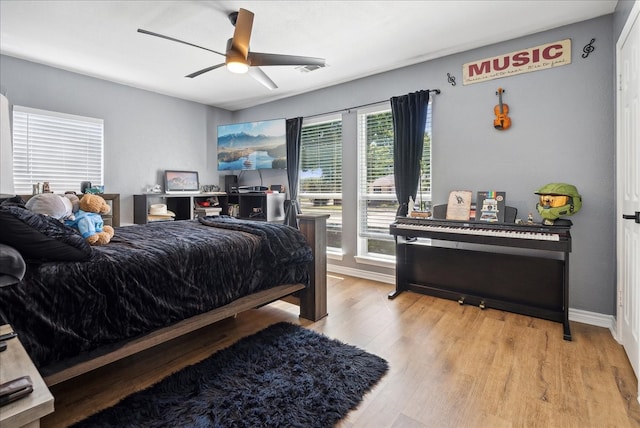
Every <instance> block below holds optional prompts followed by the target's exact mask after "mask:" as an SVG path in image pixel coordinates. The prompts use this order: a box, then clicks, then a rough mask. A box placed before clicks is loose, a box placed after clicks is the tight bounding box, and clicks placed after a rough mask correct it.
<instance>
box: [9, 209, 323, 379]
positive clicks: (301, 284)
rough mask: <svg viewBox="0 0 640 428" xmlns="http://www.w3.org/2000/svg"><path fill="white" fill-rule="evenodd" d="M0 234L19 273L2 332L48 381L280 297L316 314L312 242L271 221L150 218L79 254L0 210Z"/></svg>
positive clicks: (55, 231) (54, 226) (51, 227)
mask: <svg viewBox="0 0 640 428" xmlns="http://www.w3.org/2000/svg"><path fill="white" fill-rule="evenodd" d="M302 229H303V230H304V228H302ZM0 230H2V233H1V236H0V243H1V244H2V245H4V246H8V247H9V248H13V249H14V250H15V251H17V252H18V253H20V256H22V258H23V260H25V265H26V271H25V272H24V273H23V277H22V279H21V280H20V282H18V283H17V284H13V285H10V286H6V287H0V324H4V323H8V324H11V326H12V327H13V329H14V330H15V331H16V332H17V333H18V335H19V337H20V340H21V342H22V344H23V345H24V347H25V349H26V350H27V352H28V353H29V355H30V357H31V359H32V360H33V362H34V364H35V366H36V367H37V368H38V369H39V371H40V372H41V374H42V375H43V377H44V378H45V381H46V382H47V384H48V385H53V384H56V383H59V382H62V381H64V380H67V379H70V378H72V377H75V376H78V375H80V374H83V373H86V372H88V371H90V370H93V369H95V368H97V367H100V366H102V365H105V364H109V363H110V362H113V361H116V360H118V359H121V358H124V357H127V356H129V355H132V354H134V353H136V352H139V351H142V350H144V349H148V348H150V347H153V346H155V345H157V344H159V343H162V342H164V341H167V340H170V339H173V338H175V337H178V336H180V335H182V334H186V333H188V332H191V331H194V330H196V329H198V328H200V327H203V326H205V325H208V324H210V323H212V322H216V321H218V320H221V319H223V318H226V317H229V316H232V315H234V314H235V313H238V312H241V311H243V310H247V309H251V308H254V307H259V306H261V305H264V304H267V303H270V302H272V301H274V300H277V299H280V298H283V297H285V296H294V297H293V300H294V301H297V302H298V303H299V304H300V306H301V316H303V317H307V318H311V319H312V320H316V319H319V318H321V317H322V316H324V315H326V304H325V305H324V306H323V304H322V302H319V300H318V299H326V292H324V291H322V290H321V289H320V288H322V287H324V286H325V282H324V281H315V280H314V278H313V277H314V276H315V274H317V273H318V271H319V272H322V267H319V268H318V267H317V266H316V263H314V257H313V256H314V250H313V248H314V243H313V242H308V241H307V239H309V236H305V234H303V233H301V232H300V231H298V230H297V229H294V228H291V227H288V226H284V225H281V224H273V223H267V222H258V221H241V220H237V219H234V218H231V217H225V216H221V217H205V218H200V219H195V220H182V221H172V222H157V223H150V224H146V225H133V226H126V227H119V228H116V234H115V236H114V238H113V239H112V241H111V242H110V243H109V244H108V245H105V246H97V247H89V246H88V245H84V244H85V242H84V240H82V239H78V237H79V235H78V234H76V233H75V232H74V231H73V230H72V229H70V228H67V227H66V226H63V225H61V224H60V223H59V222H58V221H57V220H54V219H51V218H48V217H46V216H41V215H39V214H35V213H31V212H29V211H28V210H26V209H25V208H24V207H22V206H21V205H20V204H19V203H6V202H4V203H2V204H1V205H0ZM34 230H35V231H36V232H37V233H36V234H35V237H27V238H25V236H27V235H28V234H29V233H32V232H33V231H34ZM312 230H315V228H314V227H312ZM307 235H309V233H307ZM311 235H313V234H311ZM311 239H313V236H311ZM25 240H26V241H27V242H25ZM30 240H36V241H37V242H36V243H32V242H30ZM38 240H40V241H38ZM45 241H46V243H44V244H43V242H45ZM309 243H311V246H310V245H309ZM36 244H39V245H36ZM47 245H49V246H50V248H49V247H47ZM16 247H17V248H16ZM325 269H326V267H325ZM324 272H326V270H325V271H324ZM310 273H311V280H310ZM0 274H2V272H0Z"/></svg>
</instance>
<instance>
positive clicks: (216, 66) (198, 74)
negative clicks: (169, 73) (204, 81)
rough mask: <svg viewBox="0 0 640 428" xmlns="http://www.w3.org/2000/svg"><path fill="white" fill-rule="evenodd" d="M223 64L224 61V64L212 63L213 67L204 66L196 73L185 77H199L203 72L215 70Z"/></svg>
mask: <svg viewBox="0 0 640 428" xmlns="http://www.w3.org/2000/svg"><path fill="white" fill-rule="evenodd" d="M222 66H224V62H223V63H222V64H216V65H212V66H211V67H207V68H203V69H202V70H198V71H196V72H195V73H191V74H188V75H186V76H185V77H191V78H194V77H198V76H200V75H201V74H204V73H206V72H208V71H211V70H215V69H216V68H220V67H222Z"/></svg>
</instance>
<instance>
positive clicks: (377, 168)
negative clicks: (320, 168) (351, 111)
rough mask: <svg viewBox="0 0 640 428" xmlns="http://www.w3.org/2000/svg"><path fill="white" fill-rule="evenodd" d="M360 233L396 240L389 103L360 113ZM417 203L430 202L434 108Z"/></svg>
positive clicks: (428, 129)
mask: <svg viewBox="0 0 640 428" xmlns="http://www.w3.org/2000/svg"><path fill="white" fill-rule="evenodd" d="M358 144H359V147H358V171H359V177H358V184H359V185H358V194H359V198H358V200H359V212H358V215H359V219H358V223H359V231H360V237H362V238H376V239H383V240H391V239H393V238H392V236H391V235H389V224H390V223H392V222H393V221H394V220H395V214H396V211H397V209H398V201H397V199H396V189H395V181H394V173H393V116H392V115H391V110H390V108H389V106H388V104H385V105H380V106H375V107H371V108H368V109H362V110H360V111H359V114H358ZM416 199H417V200H416V203H417V204H418V203H420V202H427V201H430V200H431V108H430V107H429V109H428V112H427V123H426V126H425V137H424V146H423V153H422V160H421V174H420V185H419V188H418V194H417V197H416Z"/></svg>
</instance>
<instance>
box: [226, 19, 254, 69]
mask: <svg viewBox="0 0 640 428" xmlns="http://www.w3.org/2000/svg"><path fill="white" fill-rule="evenodd" d="M252 28H253V12H249V11H248V10H246V9H240V10H239V11H238V18H237V19H236V29H235V30H234V31H233V40H232V42H231V48H232V49H233V50H234V51H236V52H238V53H240V54H242V56H243V58H244V59H247V54H248V53H249V40H250V39H251V29H252Z"/></svg>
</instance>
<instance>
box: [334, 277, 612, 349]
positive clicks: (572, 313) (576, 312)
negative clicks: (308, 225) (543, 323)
mask: <svg viewBox="0 0 640 428" xmlns="http://www.w3.org/2000/svg"><path fill="white" fill-rule="evenodd" d="M327 271H329V272H334V273H338V274H342V275H349V276H353V277H356V278H363V279H368V280H371V281H378V282H384V283H385V284H395V283H396V277H395V275H388V274H383V273H377V272H371V271H368V270H362V269H355V268H350V267H344V266H337V265H332V264H327ZM569 320H570V321H575V322H581V323H583V324H589V325H595V326H597V327H604V328H608V329H609V330H610V331H611V334H612V335H613V337H616V319H615V317H614V316H613V315H605V314H599V313H597V312H589V311H584V310H582V309H574V308H569Z"/></svg>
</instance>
